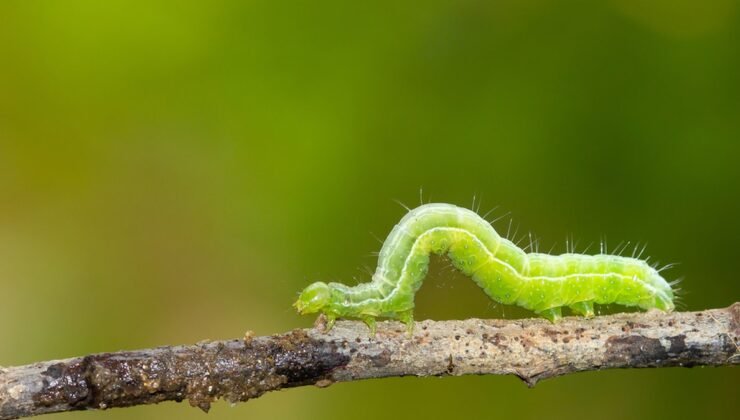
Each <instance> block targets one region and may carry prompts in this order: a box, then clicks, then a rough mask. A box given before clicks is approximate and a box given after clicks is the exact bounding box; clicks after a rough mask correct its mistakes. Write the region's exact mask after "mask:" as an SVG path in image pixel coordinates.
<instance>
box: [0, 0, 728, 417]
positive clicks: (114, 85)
mask: <svg viewBox="0 0 740 420" xmlns="http://www.w3.org/2000/svg"><path fill="white" fill-rule="evenodd" d="M369 3H370V4H356V3H355V2H342V1H334V2H319V1H298V2H274V1H273V2H269V1H249V2H247V1H233V2H229V1H219V2H216V1H213V2H183V1H172V2H153V1H141V2H132V1H126V2H118V1H104V2H101V1H89V2H82V1H4V2H2V3H0V364H2V365H17V364H25V363H30V362H33V361H38V360H45V359H53V358H64V357H71V356H76V355H82V354H87V353H92V352H104V351H115V350H121V349H136V348H144V347H152V346H158V345H165V344H176V343H191V342H195V341H199V340H202V339H205V338H211V339H219V338H232V337H239V336H241V335H242V334H243V332H244V331H245V330H247V329H251V330H254V331H255V332H256V333H257V334H269V333H275V332H281V331H285V330H289V329H291V328H295V327H305V326H310V325H311V324H312V322H313V319H311V318H310V317H299V316H298V315H296V314H295V313H294V312H293V311H292V308H291V307H290V305H291V303H292V302H293V300H294V298H295V296H296V293H297V292H298V291H299V290H300V289H301V288H302V287H304V286H305V285H307V284H308V283H309V282H311V281H314V280H334V281H343V282H347V283H354V282H356V281H364V280H367V279H368V278H369V275H368V274H367V270H368V269H373V268H374V265H375V258H374V257H372V256H371V252H373V251H377V250H378V249H379V248H380V243H379V242H378V240H377V239H376V238H374V236H375V237H378V238H381V239H382V238H384V237H385V235H386V234H387V233H388V232H389V231H390V229H391V227H392V226H393V225H394V224H395V223H396V222H397V221H398V220H399V219H400V218H401V216H402V215H403V214H404V210H403V209H402V208H401V207H400V206H399V205H398V204H396V203H395V202H394V201H393V200H396V199H397V200H400V201H402V202H404V203H405V204H407V205H409V206H411V207H413V206H415V205H417V204H418V203H419V190H420V188H423V196H424V200H425V201H428V200H430V199H431V200H433V201H444V202H450V203H455V204H459V205H465V206H470V205H471V203H472V200H473V196H475V197H476V201H477V202H478V203H481V212H484V211H486V210H488V209H490V208H492V207H494V206H496V205H500V206H501V207H500V208H499V209H498V210H496V211H495V212H494V213H493V214H492V215H493V216H500V215H503V214H505V213H506V212H511V214H512V215H513V217H514V225H517V224H518V225H520V232H519V235H520V236H521V235H522V234H525V233H527V232H530V231H531V232H533V233H536V234H537V236H538V237H539V238H541V248H542V249H543V250H545V251H546V250H548V249H549V248H550V246H552V245H553V244H554V245H555V249H554V252H563V251H564V243H565V238H566V237H569V236H571V235H572V237H573V238H574V239H577V240H579V241H580V246H579V248H581V249H582V248H583V247H585V245H587V244H588V243H590V242H596V243H598V241H599V240H600V239H601V238H607V240H608V243H609V244H610V245H611V246H614V245H616V244H617V243H618V242H620V241H623V240H625V241H626V240H630V241H632V243H633V244H634V243H635V242H637V241H640V242H648V243H649V247H648V252H647V253H648V254H649V255H651V256H653V257H654V258H656V259H658V260H661V261H663V262H680V263H681V265H680V266H678V267H677V268H676V269H674V270H672V271H671V272H669V273H668V277H669V278H671V279H673V278H677V277H682V276H684V277H685V281H684V282H683V283H682V287H683V290H684V291H685V292H686V293H685V294H684V297H683V309H688V310H697V309H703V308H710V307H724V306H727V305H729V304H731V303H732V302H734V301H736V300H740V299H738V298H740V286H739V283H738V277H737V276H738V275H737V270H736V267H733V265H734V264H737V262H738V261H737V260H738V258H737V241H738V238H740V223H738V214H739V213H740V164H738V162H737V160H738V154H739V153H740V144H739V141H740V48H739V47H738V45H739V44H740V10H738V9H740V7H739V6H740V5H739V4H738V2H736V1H733V0H717V1H704V2H675V1H667V0H663V1H652V2H643V1H638V0H613V1H607V2H588V1H560V2H555V1H544V0H542V1H515V0H508V1H491V2H484V1H465V0H463V1H460V0H457V1H452V0H450V1H431V0H430V1H417V2H399V1H388V2H382V1H376V2H369ZM593 3H598V4H593ZM508 220H509V219H508V218H505V219H502V220H501V221H499V222H497V223H496V227H497V228H499V230H504V231H505V230H506V226H507V223H508ZM597 248H598V246H596V247H592V248H591V251H596V250H597ZM417 303H418V309H417V318H419V319H423V318H434V319H446V318H466V317H523V316H529V314H528V313H526V312H525V311H521V310H517V309H516V308H512V307H502V306H500V305H495V304H492V303H491V302H490V301H488V299H487V298H486V297H485V295H484V294H483V293H481V291H480V290H479V289H477V288H476V287H475V286H474V285H473V283H472V282H470V281H469V280H466V279H465V278H464V277H463V276H461V275H460V274H458V273H455V272H453V271H452V270H451V269H450V268H449V266H448V264H447V263H446V262H445V261H444V260H441V259H440V260H436V261H434V263H433V270H432V273H431V275H430V278H429V279H428V282H427V283H426V284H425V287H424V288H422V290H421V291H420V293H419V295H418V298H417ZM619 309H620V308H606V309H605V310H604V311H615V310H619ZM738 373H740V371H738V370H737V369H730V368H724V369H701V368H695V369H690V370H689V369H662V370H633V371H606V372H592V373H584V374H577V375H572V376H568V377H563V378H559V379H554V380H549V381H545V382H543V383H541V384H539V385H538V386H537V387H536V388H534V389H527V388H526V387H525V386H524V385H523V384H522V383H521V382H520V381H519V380H518V379H515V378H513V377H494V376H490V377H458V378H443V379H438V378H427V379H419V378H398V379H388V380H377V381H365V382H358V383H349V384H338V385H335V386H332V387H330V388H328V389H321V390H320V389H317V388H311V387H306V388H301V389H294V390H289V391H283V392H276V393H271V394H268V395H265V396H264V397H262V398H259V399H257V400H254V401H250V402H249V403H246V404H239V405H237V406H236V407H230V406H229V405H228V404H227V403H223V402H219V403H217V404H215V405H214V407H213V409H212V411H211V413H210V414H209V416H208V417H207V418H209V419H236V418H302V419H345V418H357V419H373V418H377V417H378V416H384V417H388V418H393V417H399V418H400V417H401V416H419V417H429V418H445V417H446V418H464V417H468V418H483V417H496V418H525V419H528V418H538V419H541V418H568V417H571V418H572V417H576V418H577V417H581V416H598V417H599V418H604V419H609V418H626V417H653V418H663V417H668V416H671V417H675V418H686V417H689V418H697V417H703V418H707V417H713V418H720V417H727V415H728V413H729V414H730V415H731V413H733V412H734V413H737V412H738V410H739V409H740V403H739V402H738V394H737V388H738V385H739V384H740V375H738ZM175 417H177V418H179V419H183V420H185V419H203V418H205V417H204V415H203V414H202V413H201V412H199V411H198V410H197V409H192V408H190V407H189V406H188V405H187V403H183V404H174V403H167V404H162V405H160V406H149V407H136V408H130V409H117V410H111V411H107V412H87V413H66V414H60V415H56V417H55V416H50V417H49V418H59V419H73V418H80V419H160V418H175Z"/></svg>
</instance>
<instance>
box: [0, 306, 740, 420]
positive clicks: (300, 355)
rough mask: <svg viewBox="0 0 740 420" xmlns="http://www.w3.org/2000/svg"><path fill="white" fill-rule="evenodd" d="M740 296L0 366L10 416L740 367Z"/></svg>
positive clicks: (2, 412)
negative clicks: (355, 386) (345, 386)
mask: <svg viewBox="0 0 740 420" xmlns="http://www.w3.org/2000/svg"><path fill="white" fill-rule="evenodd" d="M739 335H740V303H735V304H734V305H732V306H730V307H729V308H725V309H711V310H706V311H701V312H676V313H672V314H665V313H661V312H657V311H653V312H648V313H629V314H617V315H609V316H599V317H596V318H593V319H583V318H576V317H571V318H565V319H564V320H562V321H561V322H558V323H557V324H550V323H549V322H547V321H544V320H541V319H525V320H480V319H469V320H465V321H423V322H419V323H417V324H416V329H415V330H414V333H413V336H411V337H409V336H408V335H407V334H406V330H405V327H404V326H403V325H401V324H399V323H397V322H384V323H381V324H379V326H378V332H377V335H376V336H375V337H371V336H370V335H369V333H368V330H367V328H366V327H365V325H364V324H362V323H359V322H354V321H340V322H337V324H336V326H335V327H334V329H332V330H331V331H330V332H328V333H325V332H323V330H322V328H321V326H320V325H319V326H318V328H314V329H303V330H294V331H291V332H289V333H285V334H278V335H273V336H266V337H252V336H251V334H247V335H246V336H245V337H244V338H243V339H239V340H230V341H208V342H202V343H198V344H195V345H189V346H175V347H160V348H155V349H148V350H140V351H127V352H117V353H104V354H96V355H89V356H85V357H80V358H74V359H66V360H56V361H48V362H40V363H35V364H31V365H26V366H19V367H11V368H0V419H11V418H18V417H26V416H33V415H37V414H44V413H55V412H61V411H71V410H89V409H106V408H112V407H128V406H133V405H141V404H152V403H159V402H162V401H182V400H184V399H188V400H189V401H190V404H191V405H193V406H196V407H200V408H201V409H203V410H206V411H207V410H208V408H209V407H210V404H211V402H213V401H214V400H216V399H218V398H223V399H225V400H227V401H230V402H236V401H246V400H248V399H251V398H256V397H259V396H260V395H262V394H263V393H265V392H268V391H274V390H277V389H281V388H289V387H296V386H303V385H318V386H327V385H330V384H332V383H334V382H345V381H354V380H360V379H369V378H384V377H389V376H404V375H415V376H445V375H467V374H513V375H516V376H518V377H520V378H521V379H522V380H524V381H525V382H526V383H527V384H528V385H529V386H534V385H535V384H536V383H537V381H539V380H541V379H545V378H550V377H554V376H559V375H565V374H568V373H573V372H581V371H589V370H601V369H611V368H643V367H669V366H683V367H691V366H699V365H701V366H723V365H736V364H740V351H739V350H738V340H739V338H738V337H739Z"/></svg>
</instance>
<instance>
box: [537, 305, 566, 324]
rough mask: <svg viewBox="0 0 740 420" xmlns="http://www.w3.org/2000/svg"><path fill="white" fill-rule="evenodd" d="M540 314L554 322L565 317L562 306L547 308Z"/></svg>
mask: <svg viewBox="0 0 740 420" xmlns="http://www.w3.org/2000/svg"><path fill="white" fill-rule="evenodd" d="M539 315H540V316H542V317H544V318H547V319H548V320H550V322H552V323H553V324H554V323H556V322H558V321H560V319H561V318H563V313H562V310H561V309H560V308H550V309H545V310H544V311H542V312H540V313H539Z"/></svg>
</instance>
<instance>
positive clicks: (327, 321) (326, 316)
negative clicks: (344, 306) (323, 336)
mask: <svg viewBox="0 0 740 420" xmlns="http://www.w3.org/2000/svg"><path fill="white" fill-rule="evenodd" d="M336 320H337V316H336V315H335V314H332V313H323V314H321V315H319V317H318V318H316V322H315V323H314V326H315V327H317V328H318V327H319V326H322V328H323V330H324V333H328V332H329V331H331V329H332V328H334V322H336Z"/></svg>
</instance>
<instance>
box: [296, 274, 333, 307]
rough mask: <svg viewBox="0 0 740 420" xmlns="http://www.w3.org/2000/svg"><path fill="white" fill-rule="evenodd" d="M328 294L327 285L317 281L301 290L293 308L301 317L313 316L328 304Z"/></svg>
mask: <svg viewBox="0 0 740 420" xmlns="http://www.w3.org/2000/svg"><path fill="white" fill-rule="evenodd" d="M330 294H331V293H330V290H329V285H328V284H326V283H323V282H320V281H317V282H316V283H313V284H311V285H310V286H308V287H306V288H305V289H303V291H302V292H301V295H300V296H298V300H297V301H296V302H295V303H294V304H293V306H294V307H295V308H296V310H297V311H298V313H300V314H301V315H305V314H313V313H316V312H319V311H321V310H322V309H323V308H324V307H326V305H328V304H329V297H330Z"/></svg>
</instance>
